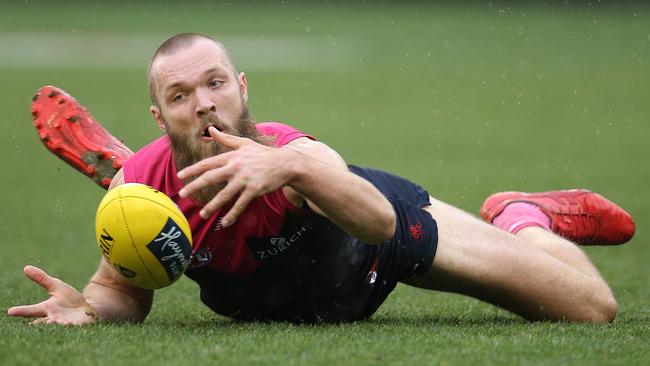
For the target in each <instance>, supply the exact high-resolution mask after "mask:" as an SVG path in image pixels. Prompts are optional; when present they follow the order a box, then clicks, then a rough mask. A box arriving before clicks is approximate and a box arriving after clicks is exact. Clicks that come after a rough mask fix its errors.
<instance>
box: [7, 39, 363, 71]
mask: <svg viewBox="0 0 650 366" xmlns="http://www.w3.org/2000/svg"><path fill="white" fill-rule="evenodd" d="M166 38H167V36H161V35H155V34H113V33H0V68H57V67H73V68H87V69H93V68H102V69H104V68H120V69H145V68H146V67H147V64H148V62H149V59H150V57H151V56H152V54H153V52H154V51H155V49H156V47H158V45H159V44H160V43H162V42H163V41H164V40H165V39H166ZM220 40H222V41H223V42H224V44H225V45H226V47H227V48H228V50H229V51H230V53H231V56H232V57H233V59H234V61H235V64H236V65H237V68H238V69H241V70H249V71H251V70H259V71H275V70H278V71H293V70H298V71H312V70H315V71H317V70H333V69H338V68H346V69H348V68H351V67H355V66H356V65H360V63H359V59H360V58H361V57H362V54H363V50H362V49H361V47H362V46H363V43H361V42H355V41H353V40H350V39H344V40H341V39H334V38H331V37H324V36H323V37H279V36H278V37H269V36H259V37H240V36H230V37H221V38H220Z"/></svg>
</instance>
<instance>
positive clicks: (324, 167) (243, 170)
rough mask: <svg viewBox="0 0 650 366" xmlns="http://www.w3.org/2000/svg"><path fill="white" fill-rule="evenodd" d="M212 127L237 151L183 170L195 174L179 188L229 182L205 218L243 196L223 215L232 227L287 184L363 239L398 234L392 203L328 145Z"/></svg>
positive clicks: (377, 239)
mask: <svg viewBox="0 0 650 366" xmlns="http://www.w3.org/2000/svg"><path fill="white" fill-rule="evenodd" d="M209 132H210V134H211V136H212V138H213V139H214V140H215V142H217V143H218V144H220V145H222V146H225V147H228V148H230V149H232V151H230V152H227V153H223V154H220V155H217V156H214V157H210V158H207V159H204V160H202V161H200V162H198V163H196V164H194V165H192V166H190V167H188V168H185V169H183V170H182V171H180V172H179V173H178V175H179V177H180V178H181V179H184V178H188V177H192V176H195V177H196V179H194V180H193V181H192V182H191V183H189V184H187V185H186V186H185V187H184V188H183V189H182V190H181V191H180V195H181V196H182V197H187V196H189V195H190V194H192V193H193V192H195V191H197V190H199V189H201V188H202V187H206V186H209V185H213V184H220V183H226V182H227V184H226V186H225V188H224V189H222V190H221V191H220V192H219V193H218V194H217V195H216V196H215V197H214V198H213V199H212V200H211V201H210V202H208V203H207V204H206V205H205V206H204V207H203V209H202V210H201V216H202V217H204V218H207V217H209V216H210V215H212V214H213V213H214V212H215V211H216V210H217V209H218V208H220V207H223V206H225V205H226V204H227V203H229V202H231V201H232V200H233V199H234V198H235V197H236V196H237V195H239V196H238V197H237V198H236V199H235V202H234V204H233V205H232V207H231V209H230V210H229V211H228V213H226V215H224V216H223V218H222V224H223V225H224V226H228V225H230V224H232V222H234V220H235V219H236V218H237V217H238V216H239V215H240V214H241V213H242V212H243V211H244V209H245V208H246V206H247V205H248V204H249V203H250V201H251V200H253V199H254V198H256V197H260V196H262V195H264V194H266V193H269V192H271V191H274V190H276V189H278V188H283V189H285V188H284V187H287V186H288V187H290V188H291V189H293V190H294V191H295V192H297V193H298V194H300V196H302V197H304V198H305V199H307V200H308V201H309V202H310V205H311V206H312V208H314V209H315V210H316V211H317V212H319V213H321V214H323V215H325V216H327V217H328V218H330V219H331V220H332V221H334V222H335V223H336V224H337V225H339V226H340V227H341V228H343V229H344V230H346V231H347V232H349V233H350V234H351V235H353V236H354V237H356V238H358V239H361V240H363V241H365V242H368V243H373V244H375V243H381V242H383V241H385V240H388V239H390V238H391V237H392V236H393V234H394V231H395V213H394V211H393V208H392V206H391V205H390V203H389V202H388V201H387V200H386V198H385V197H384V196H383V195H382V194H381V193H380V192H379V191H378V190H377V189H376V188H375V187H374V186H373V185H372V184H370V183H369V182H367V181H366V180H364V179H362V178H360V177H358V176H356V175H355V174H353V173H351V172H349V171H348V169H347V166H346V165H345V163H344V162H343V160H342V159H341V158H340V157H339V156H338V154H336V153H335V152H334V151H333V150H331V149H330V148H328V147H327V146H326V145H325V144H322V143H319V142H314V141H306V140H304V139H303V140H302V141H300V142H296V143H294V144H290V145H289V146H285V147H283V148H271V147H267V146H263V145H260V144H257V143H255V142H253V141H252V140H250V139H246V138H241V137H237V136H232V135H228V134H225V133H221V132H219V131H217V129H215V128H209ZM286 192H287V190H286V189H285V193H286ZM290 199H291V197H290Z"/></svg>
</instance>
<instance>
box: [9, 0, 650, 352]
mask: <svg viewBox="0 0 650 366" xmlns="http://www.w3.org/2000/svg"><path fill="white" fill-rule="evenodd" d="M180 32H199V33H205V34H207V35H210V36H213V37H216V38H218V39H220V40H222V41H223V42H224V43H225V45H226V46H227V47H228V48H229V49H230V51H231V54H232V56H233V58H234V60H235V63H236V65H237V66H238V68H239V69H240V70H241V71H245V72H246V73H247V75H248V81H249V93H250V106H251V110H252V112H253V115H254V116H255V117H256V118H257V119H258V120H277V121H283V122H287V123H290V124H292V125H294V126H296V127H298V128H300V129H302V130H304V131H307V132H309V133H311V134H313V135H315V136H317V137H318V138H319V139H320V140H322V141H324V142H326V143H328V144H329V145H330V146H332V147H334V148H335V149H337V150H338V151H339V152H340V153H341V154H342V156H343V157H344V158H345V159H346V160H347V161H348V162H350V163H355V164H359V165H368V166H373V167H376V168H381V169H384V170H387V171H391V172H394V173H397V174H399V175H402V176H404V177H407V178H409V179H411V180H413V181H416V182H418V183H420V184H422V185H423V186H424V187H426V188H427V189H428V190H429V192H430V193H431V194H432V195H433V196H436V197H438V198H440V199H442V200H444V201H447V202H450V203H452V204H455V205H457V206H459V207H461V208H463V209H465V210H467V211H470V212H473V213H475V214H477V213H478V208H479V207H480V205H481V203H482V201H483V199H484V198H485V197H487V196H488V195H489V194H490V193H492V192H495V191H502V190H526V191H539V190H549V189H558V188H570V187H585V188H590V189H593V190H596V191H598V192H600V193H602V194H604V195H605V196H607V197H609V198H611V199H612V200H614V201H615V202H617V203H619V204H621V205H622V206H623V207H625V208H626V209H628V210H629V211H630V213H631V214H632V215H633V216H634V217H635V219H636V221H637V235H636V237H635V238H634V239H633V240H632V242H631V243H630V244H629V245H626V246H622V247H615V248H588V249H587V251H588V253H589V254H590V256H591V257H592V258H593V259H594V262H595V263H596V265H597V266H598V267H599V268H600V269H601V270H602V272H603V275H604V276H605V277H606V278H607V279H608V280H609V281H610V283H611V285H612V287H613V290H614V292H615V294H616V295H617V297H618V299H619V305H620V307H619V309H620V311H619V314H620V315H619V319H618V320H617V322H616V323H614V325H612V326H610V327H609V328H607V327H605V328H603V327H589V326H575V325H548V324H546V325H530V324H527V323H525V322H522V321H521V320H520V319H519V318H517V317H515V316H512V315H509V314H506V313H505V312H502V311H500V310H496V309H495V308H493V307H491V306H489V305H485V304H482V303H479V302H477V301H474V300H471V299H465V298H462V297H459V296H453V295H445V294H432V293H427V292H424V291H418V290H414V289H411V288H408V287H405V286H400V287H398V289H397V291H396V293H395V294H394V295H393V296H391V298H389V300H388V302H387V303H386V304H385V306H384V307H382V308H381V309H380V312H379V313H378V314H377V315H376V316H375V317H374V320H373V321H371V322H368V323H364V324H361V325H350V326H342V327H338V328H337V327H320V328H319V327H316V328H309V327H302V328H301V327H298V328H297V329H296V328H295V327H293V326H290V325H263V326H255V325H245V324H238V323H232V322H229V321H227V320H225V319H222V318H219V317H217V316H215V315H213V314H211V313H210V312H209V311H208V310H207V309H205V308H203V307H202V305H201V304H200V302H199V300H198V294H197V291H196V289H195V286H194V285H193V284H192V283H190V281H188V280H183V281H181V282H180V283H179V284H178V285H174V286H172V287H171V288H169V289H165V290H163V291H160V294H159V295H158V296H157V297H158V299H159V300H158V301H157V302H156V304H155V306H154V310H153V312H152V314H151V316H150V318H149V319H148V320H147V322H146V323H145V324H144V325H143V326H130V327H110V326H109V327H107V328H103V327H101V326H100V327H94V328H93V327H91V328H89V329H90V330H83V331H81V330H69V329H65V328H56V329H52V328H43V327H34V328H31V327H28V326H27V325H25V322H23V321H21V320H16V319H9V318H7V316H6V315H2V317H1V318H0V322H2V327H0V328H1V329H2V330H0V336H1V337H2V343H3V346H0V356H2V357H3V359H4V360H5V361H7V362H8V363H5V364H11V363H24V364H29V363H34V362H39V361H43V362H47V361H53V362H55V363H59V362H63V361H65V360H72V362H73V363H75V362H77V363H85V362H90V361H92V362H94V363H95V362H99V364H101V363H102V362H103V363H108V362H109V361H115V360H122V361H125V362H126V361H131V362H135V363H146V362H159V361H165V362H169V363H171V362H172V361H174V360H179V361H183V360H186V358H183V357H180V356H179V355H176V354H174V355H167V356H166V357H165V358H158V359H156V358H155V357H154V358H151V357H153V356H151V355H150V354H147V355H145V354H143V353H142V350H143V349H145V350H146V349H149V347H150V348H155V347H156V345H157V344H160V343H162V342H163V341H165V339H166V337H167V336H172V335H173V334H175V333H176V332H180V333H179V334H181V335H183V339H184V342H183V343H182V345H183V346H182V352H191V353H192V354H193V355H194V356H195V357H197V359H198V360H206V359H207V360H220V361H222V362H225V363H231V364H232V363H265V362H271V361H274V362H278V363H287V364H292V363H293V364H295V363H311V364H313V363H316V364H318V363H322V364H330V363H332V362H338V363H359V362H361V363H364V361H363V360H366V361H367V362H365V363H388V364H391V363H399V362H402V361H404V362H407V363H409V362H410V363H415V362H429V363H431V362H435V363H443V364H445V363H464V362H467V363H476V362H481V363H488V364H489V363H493V364H504V363H557V362H562V361H564V362H567V361H571V362H572V363H575V362H577V363H583V362H584V363H588V364H596V363H603V364H617V363H621V364H623V363H627V364H629V363H630V362H632V363H637V362H640V361H641V360H643V359H644V358H645V359H647V358H648V357H650V352H648V351H647V350H646V349H647V347H645V346H646V343H647V339H648V337H649V336H650V330H649V325H648V321H649V320H650V311H649V310H648V300H649V299H650V296H649V295H650V293H649V291H648V289H647V285H648V279H649V276H648V274H649V273H648V265H647V263H648V262H649V260H650V254H649V250H648V248H647V245H648V240H649V239H648V234H647V231H646V230H645V229H646V227H647V225H646V222H648V220H649V219H650V204H649V203H648V202H649V198H650V193H648V189H647V187H648V183H650V168H649V166H648V164H647V158H648V156H649V155H650V147H649V144H648V142H647V140H648V136H650V123H649V119H650V103H649V102H648V101H649V100H650V89H649V87H648V85H649V84H650V7H648V6H647V5H645V4H643V3H629V2H628V3H624V4H620V3H616V4H612V3H607V2H606V3H601V2H590V3H588V2H585V3H574V2H551V3H543V4H537V3H532V2H531V3H524V4H520V3H511V2H504V3H499V2H490V3H487V2H486V3H483V2H476V3H473V2H460V3H454V2H448V3H436V4H429V3H426V2H343V1H341V2H293V1H261V2H211V1H205V2H193V1H189V2H183V3H177V2H171V1H163V2H154V1H150V2H146V1H138V2H136V1H131V2H126V1H125V2H106V3H105V2H100V1H95V2H69V1H66V2H63V1H61V2H58V1H49V2H47V1H20V2H19V1H15V2H14V1H0V86H1V87H2V98H0V110H1V111H2V112H3V115H2V118H0V127H1V129H2V131H3V133H2V134H1V135H0V154H1V155H2V157H3V158H2V159H1V160H2V163H1V164H2V167H3V170H2V171H3V174H2V178H1V179H0V189H1V190H2V191H3V192H5V193H4V194H3V198H2V205H1V206H0V207H1V208H0V210H1V211H0V212H1V213H0V235H2V241H1V242H0V251H1V252H0V253H1V254H0V264H1V266H0V271H1V272H0V273H1V274H2V275H1V276H0V288H2V289H3V290H2V296H1V297H0V308H2V309H6V308H8V307H9V306H12V305H15V304H20V303H26V302H33V301H39V300H40V299H42V298H43V296H44V294H43V293H42V292H41V291H40V290H39V289H38V288H36V286H34V285H32V284H31V283H29V282H28V281H27V280H26V279H24V278H23V276H22V272H21V269H22V267H23V266H24V265H25V264H28V263H30V264H35V265H40V266H42V267H43V268H44V269H46V270H48V271H50V272H51V273H52V274H54V275H56V276H59V277H61V278H63V279H65V280H67V281H69V282H70V283H71V284H72V285H74V286H75V287H77V288H81V287H83V285H84V284H85V283H86V281H87V279H88V278H89V276H90V275H91V274H92V273H93V271H94V269H95V268H96V263H97V260H98V258H99V253H98V251H97V249H96V246H95V244H94V233H93V224H94V211H95V208H96V206H97V204H98V203H99V200H100V199H101V197H102V194H103V191H102V190H100V189H99V188H98V187H96V186H95V185H93V184H92V183H91V182H90V181H88V180H87V179H86V178H85V177H83V176H82V175H80V174H78V173H76V172H74V171H73V170H72V169H70V168H69V167H68V166H67V165H65V164H64V163H63V162H61V161H59V160H58V159H57V158H56V157H54V156H53V155H51V154H50V153H49V152H48V151H47V150H46V149H45V148H44V147H43V146H42V144H41V143H40V142H39V140H38V138H37V135H36V133H35V132H34V129H33V127H32V124H31V118H30V113H29V107H30V101H31V96H32V95H33V93H34V92H35V91H36V90H37V89H38V88H39V87H41V86H43V85H46V84H52V85H56V86H58V87H61V88H63V89H65V90H66V91H68V92H69V93H70V94H72V95H73V96H75V97H76V98H77V99H78V100H79V101H80V102H81V103H82V104H84V105H85V106H86V107H88V109H89V110H90V111H92V113H93V114H94V116H95V117H96V118H97V119H98V120H99V121H101V122H102V123H103V124H104V125H105V126H106V127H107V128H108V129H109V130H110V131H112V132H113V133H114V134H115V135H116V136H118V137H119V138H121V139H123V140H124V141H125V142H126V143H127V144H128V145H129V146H130V147H131V148H133V149H134V150H135V149H137V148H140V147H142V146H143V145H145V144H146V143H147V142H148V141H150V140H152V139H153V138H155V137H157V136H159V134H160V132H159V131H158V130H157V128H156V126H155V124H154V123H153V121H152V120H151V118H150V116H149V113H148V106H149V101H148V92H147V87H146V77H145V72H146V66H147V63H148V61H149V58H150V56H151V54H152V53H153V51H154V50H155V48H156V47H157V46H158V45H159V44H160V43H161V42H162V41H164V40H165V39H166V38H168V37H169V36H171V35H173V34H176V33H180ZM148 327H149V328H148ZM80 332H81V333H80ZM83 332H89V333H88V334H87V336H86V335H85V334H86V333H83ZM213 332H216V334H217V335H223V336H215V337H214V338H209V339H210V342H212V343H213V344H219V342H228V339H231V340H236V341H232V342H236V344H237V345H240V347H241V348H236V347H235V346H234V344H228V345H224V344H222V346H223V348H220V349H218V348H219V347H217V350H214V349H211V350H212V351H205V350H203V351H204V352H203V353H201V352H199V349H202V348H200V347H199V346H196V345H195V343H196V342H195V341H196V338H199V337H200V338H201V339H204V338H205V337H209V336H210V335H213ZM256 332H261V333H256ZM195 333H196V334H195ZM148 334H156V336H153V339H152V340H151V342H149V341H148V340H141V339H140V338H141V337H143V335H148ZM123 336H124V337H126V338H122V340H121V342H120V341H119V339H120V338H121V337H123ZM247 337H248V338H250V337H253V339H256V338H255V337H259V339H261V341H260V344H261V345H260V344H257V343H254V344H250V345H249V347H248V348H247V346H246V344H247V343H246V342H248V341H246V340H245V339H248V338H247ZM279 337H282V338H283V339H288V340H291V341H295V342H305V343H303V344H304V345H305V346H304V347H303V348H301V350H302V351H300V352H302V353H299V355H300V357H297V356H295V353H291V352H290V350H292V348H291V347H292V346H289V345H287V344H285V343H282V344H280V345H279V346H277V344H276V343H274V342H273V341H271V342H267V341H268V340H269V339H271V340H273V339H277V338H279ZM52 339H54V340H55V341H54V344H53V345H52V346H49V347H48V348H47V352H44V353H43V354H33V353H30V354H24V353H22V352H18V350H20V349H22V348H23V347H25V346H26V345H30V344H32V343H33V342H39V343H42V342H48V341H50V340H52ZM104 339H111V340H112V342H116V344H115V345H114V346H113V347H112V348H110V350H107V349H103V348H101V347H100V346H98V345H97V342H98V341H103V340H104ZM396 339H397V340H396ZM643 339H645V340H646V341H643ZM138 342H142V343H138ZM310 342H311V343H310ZM431 342H433V343H431ZM242 344H243V345H244V346H241V345H242ZM292 344H293V343H292ZM276 346H277V347H276ZM312 346H313V347H312ZM642 346H643V347H642ZM75 347H80V348H79V349H80V351H78V352H72V353H71V351H70V350H71V349H74V348H75ZM98 347H99V348H98ZM179 347H181V346H179ZM231 347H235V349H236V350H237V352H238V353H237V356H236V357H235V356H234V355H233V354H232V353H229V351H228V350H229V349H230V348H231ZM257 347H261V350H260V349H259V348H257ZM345 347H350V348H345ZM644 347H645V348H644ZM459 349H462V350H463V352H459V351H458V350H459ZM495 349H502V350H503V351H502V352H500V353H495V352H493V351H494V350H495ZM127 350H128V351H133V352H134V353H129V352H126V351H127ZM335 350H338V351H335ZM194 351H196V352H194ZM182 352H180V353H182ZM232 352H234V351H232ZM305 352H306V353H305ZM310 352H311V353H310ZM522 352H523V353H522ZM525 352H529V353H525ZM82 354H84V355H85V354H88V355H89V356H86V357H89V358H83V356H82ZM127 354H128V355H131V356H130V357H131V358H129V357H127V356H126V355H127ZM107 355H109V356H110V357H109V358H106V357H103V356H107ZM262 355H263V356H262ZM377 355H379V356H377ZM175 357H179V358H175ZM0 360H1V359H0Z"/></svg>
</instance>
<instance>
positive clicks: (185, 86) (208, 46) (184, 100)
mask: <svg viewBox="0 0 650 366" xmlns="http://www.w3.org/2000/svg"><path fill="white" fill-rule="evenodd" d="M152 73H153V79H154V83H155V85H156V99H157V101H158V106H152V107H151V113H152V114H153V116H154V119H156V121H157V122H158V124H159V126H160V127H161V128H162V129H163V130H164V131H165V132H166V133H167V134H168V135H169V136H170V138H171V139H172V142H178V143H182V144H183V145H187V146H186V147H188V146H189V147H190V148H191V150H192V151H193V152H197V153H201V156H200V158H205V157H208V156H211V155H214V154H215V153H217V152H219V147H218V146H216V145H215V143H214V142H213V141H212V138H211V137H210V136H209V135H208V134H207V128H208V126H215V127H216V128H217V129H219V130H221V131H223V132H226V133H230V134H234V135H242V134H244V135H245V134H246V131H247V130H248V129H249V126H245V125H242V124H250V123H251V121H250V117H248V110H247V106H246V100H247V94H246V78H245V76H244V74H243V73H241V74H239V75H236V74H235V70H234V67H233V66H232V65H231V64H230V61H229V59H228V56H227V55H226V54H225V52H224V50H223V49H222V48H221V47H219V46H218V45H217V44H215V43H214V42H211V41H209V40H198V41H196V42H195V43H194V44H193V45H191V46H188V47H187V48H183V49H181V50H178V51H177V52H174V53H172V54H170V55H164V56H160V57H158V59H157V60H156V61H155V62H154V65H152ZM242 117H243V118H244V119H246V120H245V121H242V120H241V119H242ZM181 153H188V151H183V152H181ZM199 160H200V159H199ZM178 168H179V169H182V167H178Z"/></svg>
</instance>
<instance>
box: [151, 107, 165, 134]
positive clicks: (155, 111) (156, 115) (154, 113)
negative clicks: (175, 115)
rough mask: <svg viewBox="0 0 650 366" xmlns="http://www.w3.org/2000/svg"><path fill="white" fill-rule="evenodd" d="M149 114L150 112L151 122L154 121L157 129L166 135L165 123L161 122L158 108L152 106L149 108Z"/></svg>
mask: <svg viewBox="0 0 650 366" xmlns="http://www.w3.org/2000/svg"><path fill="white" fill-rule="evenodd" d="M149 112H151V116H152V117H153V120H154V121H156V124H157V125H158V128H160V130H161V131H162V132H165V133H167V129H166V128H165V122H164V121H163V119H162V116H161V115H160V110H159V109H158V107H156V106H155V105H152V106H151V107H149Z"/></svg>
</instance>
